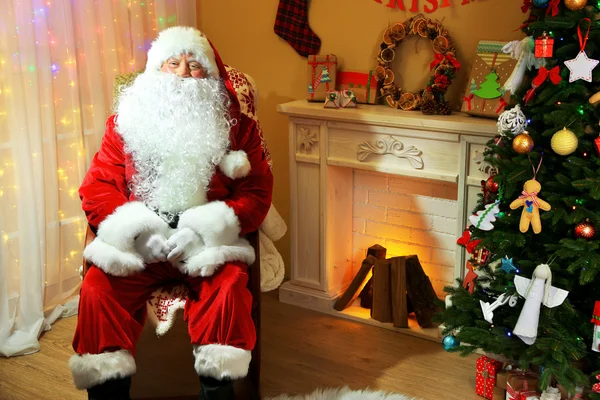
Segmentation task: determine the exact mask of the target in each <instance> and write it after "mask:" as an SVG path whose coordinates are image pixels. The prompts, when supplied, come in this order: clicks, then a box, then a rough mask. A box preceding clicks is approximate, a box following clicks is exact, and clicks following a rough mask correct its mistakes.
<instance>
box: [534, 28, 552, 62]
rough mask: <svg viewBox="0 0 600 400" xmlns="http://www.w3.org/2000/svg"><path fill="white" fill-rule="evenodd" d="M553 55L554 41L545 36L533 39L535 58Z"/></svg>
mask: <svg viewBox="0 0 600 400" xmlns="http://www.w3.org/2000/svg"><path fill="white" fill-rule="evenodd" d="M553 53H554V39H553V38H552V37H550V36H548V35H547V34H546V32H544V34H543V35H542V36H540V37H539V38H537V39H535V50H534V54H535V57H536V58H546V57H552V54H553Z"/></svg>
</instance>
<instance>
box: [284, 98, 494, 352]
mask: <svg viewBox="0 0 600 400" xmlns="http://www.w3.org/2000/svg"><path fill="white" fill-rule="evenodd" d="M278 111H279V112H281V113H282V114H285V115H288V116H289V118H290V123H289V134H290V136H289V138H290V147H289V149H290V187H291V224H290V234H291V249H292V257H291V263H290V280H289V281H288V282H286V283H284V284H283V285H282V286H281V288H280V291H279V293H280V301H282V302H286V303H291V304H295V305H299V306H302V307H306V308H310V309H314V310H318V311H321V312H326V313H330V314H336V315H338V316H340V317H344V318H351V319H354V320H359V321H361V322H365V323H370V324H374V325H380V326H382V327H385V328H389V329H395V330H399V331H403V332H405V333H409V334H414V335H419V336H424V337H426V338H431V339H433V340H437V330H435V329H430V330H427V329H425V330H423V329H420V328H419V327H418V324H416V321H414V320H413V321H412V322H411V321H409V325H410V326H411V328H409V329H401V328H393V327H392V326H391V324H381V323H379V322H377V321H374V320H372V319H371V318H370V317H369V311H368V310H367V309H362V308H360V307H357V306H354V307H350V308H348V309H346V310H344V311H343V312H337V311H335V310H334V309H333V304H334V302H335V300H336V299H337V298H338V297H339V296H340V294H341V293H343V291H344V290H345V289H346V288H347V287H348V285H349V284H350V282H351V280H352V279H353V278H354V276H355V274H356V272H357V271H358V268H359V267H360V263H361V262H362V260H363V259H364V257H365V253H366V249H367V248H368V247H369V246H372V245H374V244H380V245H382V246H384V247H386V249H387V257H388V258H389V257H393V256H401V255H410V254H417V255H418V257H419V261H420V262H421V265H422V266H423V269H424V270H425V272H426V274H427V275H428V276H429V278H430V280H431V282H432V284H433V287H434V289H435V291H436V294H437V295H438V296H439V297H440V298H443V287H444V286H446V285H452V284H454V281H455V278H457V277H462V276H463V275H464V263H465V254H464V251H463V250H462V249H461V248H460V247H459V246H457V245H456V239H457V236H459V235H460V233H461V232H462V230H463V229H464V227H465V226H466V225H467V218H468V216H469V215H470V213H471V211H472V209H473V207H474V206H475V202H476V200H477V194H478V193H479V192H480V181H481V179H486V178H487V174H486V173H484V172H483V171H482V170H483V169H484V168H482V165H481V164H478V162H477V161H476V159H477V158H478V157H477V156H478V154H479V155H481V152H482V151H483V149H484V147H485V146H484V144H485V143H486V142H487V141H488V140H489V139H490V138H491V137H493V135H494V134H495V133H496V124H495V121H494V120H492V119H483V118H475V117H469V116H466V115H464V114H459V113H457V114H453V115H450V116H425V115H423V114H421V113H420V112H416V111H414V112H406V111H399V110H395V109H391V108H389V107H387V106H367V105H360V106H359V108H356V109H326V108H323V104H322V103H309V102H306V101H304V100H300V101H295V102H291V103H286V104H281V105H279V106H278Z"/></svg>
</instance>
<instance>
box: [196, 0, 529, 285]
mask: <svg viewBox="0 0 600 400" xmlns="http://www.w3.org/2000/svg"><path fill="white" fill-rule="evenodd" d="M412 1H413V0H404V3H405V5H406V9H407V10H408V9H409V8H410V7H411V5H412ZM388 2H389V0H382V4H379V3H377V2H376V1H375V0H313V1H312V2H309V3H310V5H309V21H310V25H311V27H312V29H313V31H314V32H315V33H316V34H317V35H318V36H319V37H320V38H321V41H322V46H321V51H320V53H321V54H324V53H333V54H335V55H337V56H338V59H339V62H340V67H341V68H342V69H344V70H348V71H350V70H355V71H358V70H368V69H369V68H373V67H374V66H375V65H376V62H375V55H376V52H377V49H378V46H379V44H380V43H381V38H382V34H383V32H384V30H385V29H386V28H387V27H388V24H393V23H394V22H402V21H405V20H406V19H408V18H410V17H411V16H413V15H415V13H411V12H409V11H401V10H399V9H391V8H388V7H386V5H387V4H388ZM442 2H443V1H442V0H440V1H439V3H440V4H442ZM449 2H450V3H451V4H452V6H451V7H447V8H441V9H438V10H437V11H436V12H434V13H432V14H426V16H429V17H430V18H435V19H438V20H440V21H442V23H443V24H444V26H445V27H446V28H447V29H448V31H449V33H450V36H451V37H452V39H453V40H454V43H455V45H456V47H457V52H458V54H457V58H458V59H459V61H460V62H461V64H462V68H461V69H460V71H459V72H458V77H457V79H455V81H454V83H453V85H452V87H451V88H450V91H449V93H448V96H447V98H448V99H449V100H451V101H452V103H453V105H454V106H455V107H459V106H460V98H461V96H462V93H463V91H464V89H465V85H466V81H467V78H468V76H469V72H470V68H471V64H472V60H473V58H474V55H475V50H476V47H477V42H478V41H479V40H514V39H519V38H520V37H521V32H520V31H515V29H516V28H518V27H519V26H520V25H521V23H522V22H523V21H524V19H525V18H526V15H525V14H522V13H521V10H520V4H519V3H520V2H519V1H515V0H511V1H507V0H471V3H470V4H468V5H461V4H460V3H461V2H462V0H449ZM198 3H199V4H198V27H199V28H200V29H201V30H202V31H203V32H205V33H206V35H207V36H208V37H209V38H210V40H211V41H212V42H213V43H214V45H215V47H216V48H217V50H218V52H219V54H220V55H221V57H222V58H223V60H224V62H225V63H227V64H230V65H232V66H234V67H236V68H238V69H241V70H242V71H244V72H246V73H248V74H250V75H252V76H253V77H254V79H255V80H256V82H257V85H258V88H259V92H260V96H259V113H258V114H259V117H260V120H261V125H262V127H263V130H264V132H265V137H266V140H267V143H268V145H269V149H270V151H271V154H272V156H273V162H274V174H275V191H274V195H273V202H274V204H275V207H276V208H277V210H278V211H279V212H280V213H281V215H282V216H283V218H284V219H285V221H286V223H288V226H289V183H288V130H287V118H286V117H284V116H282V115H280V114H278V113H277V112H276V111H275V106H276V105H277V104H280V103H284V102H287V101H292V100H297V99H303V98H304V96H305V92H306V86H307V81H306V59H305V58H302V57H300V56H299V55H298V54H297V53H296V52H295V51H294V50H293V49H292V47H291V46H289V45H288V44H287V43H286V42H285V41H284V40H283V39H280V38H279V37H278V36H277V35H276V34H275V33H274V31H273V25H274V22H275V15H276V13H277V6H278V3H279V2H278V0H256V1H250V0H228V1H216V0H205V1H201V2H198ZM418 3H419V10H420V11H421V12H422V11H423V7H424V6H425V5H426V4H430V3H429V2H428V1H425V0H418ZM432 58H433V51H432V50H431V46H430V44H429V41H428V40H427V39H420V40H416V38H410V39H408V40H406V41H405V42H404V43H403V44H402V45H401V46H400V47H399V48H398V49H397V50H396V60H395V72H396V82H397V83H398V84H399V85H400V86H401V87H402V88H404V89H406V90H418V89H419V88H422V87H423V86H424V85H425V83H426V82H427V80H428V79H429V75H428V72H429V67H428V65H429V62H430V61H431V60H432ZM276 246H277V248H278V249H279V251H280V252H281V254H282V256H283V259H284V261H285V263H286V266H288V268H289V259H290V244H289V235H286V236H285V237H284V238H282V239H281V240H280V241H278V242H277V243H276ZM286 272H287V274H286V275H289V271H286Z"/></svg>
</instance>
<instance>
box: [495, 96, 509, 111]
mask: <svg viewBox="0 0 600 400" xmlns="http://www.w3.org/2000/svg"><path fill="white" fill-rule="evenodd" d="M498 103H499V104H498V107H496V114H499V113H500V111H502V109H503V108H504V107H506V106H507V105H508V103H507V102H506V100H504V97H502V98H500V100H498Z"/></svg>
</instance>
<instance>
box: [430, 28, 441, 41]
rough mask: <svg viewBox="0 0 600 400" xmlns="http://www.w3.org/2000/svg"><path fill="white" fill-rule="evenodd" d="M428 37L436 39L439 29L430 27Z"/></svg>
mask: <svg viewBox="0 0 600 400" xmlns="http://www.w3.org/2000/svg"><path fill="white" fill-rule="evenodd" d="M427 37H428V38H429V40H432V41H433V39H435V38H436V37H438V31H437V29H428V30H427Z"/></svg>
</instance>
